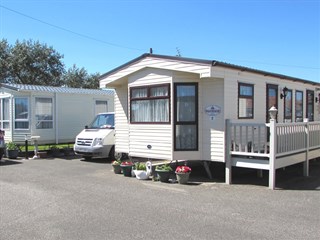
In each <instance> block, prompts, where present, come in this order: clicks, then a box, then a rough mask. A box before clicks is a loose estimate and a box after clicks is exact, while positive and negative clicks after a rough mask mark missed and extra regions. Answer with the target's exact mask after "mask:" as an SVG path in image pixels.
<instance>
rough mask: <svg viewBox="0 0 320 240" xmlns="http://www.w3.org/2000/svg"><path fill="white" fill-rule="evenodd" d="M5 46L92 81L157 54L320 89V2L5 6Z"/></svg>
mask: <svg viewBox="0 0 320 240" xmlns="http://www.w3.org/2000/svg"><path fill="white" fill-rule="evenodd" d="M0 39H6V40H7V41H8V42H9V43H10V44H12V45H14V43H15V42H16V41H17V40H19V41H23V40H30V39H32V40H34V41H39V42H40V43H43V44H47V45H48V46H52V47H53V48H54V49H55V50H56V51H57V52H59V53H60V54H62V55H63V56H64V58H63V62H64V64H65V66H66V68H67V69H68V68H69V67H72V65H73V64H75V65H76V66H77V67H79V68H82V67H84V68H85V69H86V70H87V71H88V73H90V74H91V73H97V72H98V73H101V74H103V73H105V72H108V71H110V70H112V69H113V68H116V67H118V66H120V65H122V64H124V63H126V62H128V61H130V60H132V59H134V58H136V57H139V56H141V55H142V54H144V53H148V52H149V49H150V48H152V49H153V53H154V54H160V55H168V56H176V55H181V56H182V57H188V58H197V59H205V60H217V61H223V62H227V63H231V64H236V65H240V66H245V67H250V68H255V69H259V70H264V71H269V72H272V73H279V74H284V75H288V76H292V77H297V78H301V79H305V80H310V81H314V82H320V0H0Z"/></svg>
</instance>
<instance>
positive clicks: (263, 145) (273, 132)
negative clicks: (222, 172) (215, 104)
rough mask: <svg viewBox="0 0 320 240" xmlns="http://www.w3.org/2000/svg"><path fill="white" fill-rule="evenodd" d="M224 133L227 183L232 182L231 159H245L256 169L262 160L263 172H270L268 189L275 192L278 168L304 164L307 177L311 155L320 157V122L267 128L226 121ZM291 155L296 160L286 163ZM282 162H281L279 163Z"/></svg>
mask: <svg viewBox="0 0 320 240" xmlns="http://www.w3.org/2000/svg"><path fill="white" fill-rule="evenodd" d="M225 130H226V136H225V140H226V142H225V145H226V152H225V153H226V182H227V183H228V182H230V181H231V166H232V159H237V161H240V160H239V157H240V158H241V157H242V158H243V157H245V158H246V159H249V161H252V166H253V168H259V164H257V163H258V162H257V161H259V159H261V160H264V163H267V167H266V165H264V166H263V168H262V167H261V169H269V187H270V188H272V189H273V188H274V183H275V170H276V169H277V167H279V166H284V165H285V166H289V165H292V164H295V163H297V162H305V166H304V168H305V170H304V173H305V175H306V176H307V175H308V171H309V170H308V169H309V165H308V164H309V163H308V160H309V157H310V156H308V153H309V151H312V150H316V153H317V154H318V152H319V149H320V122H303V123H276V122H275V120H270V123H267V124H266V123H242V122H241V123H240V122H233V121H230V120H226V129H225ZM301 153H303V154H301ZM291 155H295V157H287V158H286V159H285V161H283V159H284V158H285V157H286V156H291ZM319 157H320V156H319ZM297 158H299V159H298V160H297ZM277 159H278V160H277ZM280 159H281V161H282V162H281V163H280V162H279V163H278V162H277V161H280ZM266 160H267V161H266ZM247 166H248V165H247ZM260 166H262V165H260ZM228 178H229V179H228Z"/></svg>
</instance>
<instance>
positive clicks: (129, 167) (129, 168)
mask: <svg viewBox="0 0 320 240" xmlns="http://www.w3.org/2000/svg"><path fill="white" fill-rule="evenodd" d="M120 166H121V169H122V173H123V176H125V177H131V171H132V165H120Z"/></svg>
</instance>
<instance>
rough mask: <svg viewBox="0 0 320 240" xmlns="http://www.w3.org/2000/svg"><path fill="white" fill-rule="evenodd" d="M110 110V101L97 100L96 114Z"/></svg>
mask: <svg viewBox="0 0 320 240" xmlns="http://www.w3.org/2000/svg"><path fill="white" fill-rule="evenodd" d="M106 112H108V101H101V100H96V105H95V114H99V113H106Z"/></svg>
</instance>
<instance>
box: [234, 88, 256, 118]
mask: <svg viewBox="0 0 320 240" xmlns="http://www.w3.org/2000/svg"><path fill="white" fill-rule="evenodd" d="M238 87H239V89H238V118H253V85H252V84H247V83H239V86H238Z"/></svg>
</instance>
